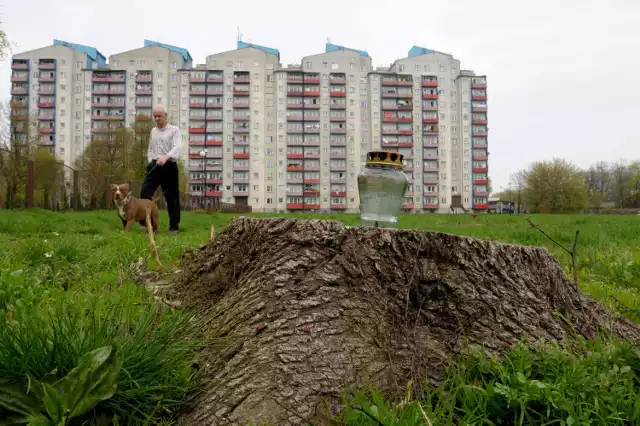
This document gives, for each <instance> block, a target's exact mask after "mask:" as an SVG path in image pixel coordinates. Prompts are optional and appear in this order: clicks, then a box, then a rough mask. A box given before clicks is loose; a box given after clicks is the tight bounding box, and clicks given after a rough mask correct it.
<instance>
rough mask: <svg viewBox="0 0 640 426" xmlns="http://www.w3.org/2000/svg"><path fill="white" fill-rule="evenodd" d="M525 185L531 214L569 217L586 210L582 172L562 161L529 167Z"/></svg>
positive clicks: (586, 198) (557, 160)
mask: <svg viewBox="0 0 640 426" xmlns="http://www.w3.org/2000/svg"><path fill="white" fill-rule="evenodd" d="M526 184H527V188H526V194H527V201H528V203H529V206H530V208H531V211H532V212H537V213H573V212H578V211H581V210H584V209H585V208H586V207H587V204H588V191H587V185H586V184H585V181H584V172H583V171H582V170H580V169H579V168H577V167H575V166H573V165H572V164H571V163H569V162H567V161H565V160H563V159H559V158H555V159H553V160H551V161H542V162H539V163H535V164H533V166H532V167H531V169H530V170H529V171H528V172H527V174H526Z"/></svg>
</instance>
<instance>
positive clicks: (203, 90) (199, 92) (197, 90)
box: [136, 86, 207, 96]
mask: <svg viewBox="0 0 640 426" xmlns="http://www.w3.org/2000/svg"><path fill="white" fill-rule="evenodd" d="M137 93H138V91H137V90H136V94H137ZM189 94H190V95H196V96H204V95H206V94H207V89H206V88H205V87H204V86H202V87H201V88H200V87H191V88H189Z"/></svg>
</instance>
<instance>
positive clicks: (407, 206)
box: [402, 203, 415, 210]
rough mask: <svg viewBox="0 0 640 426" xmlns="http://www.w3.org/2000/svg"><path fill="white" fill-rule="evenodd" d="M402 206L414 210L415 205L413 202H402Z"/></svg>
mask: <svg viewBox="0 0 640 426" xmlns="http://www.w3.org/2000/svg"><path fill="white" fill-rule="evenodd" d="M402 208H403V209H407V210H413V209H414V208H415V207H414V204H413V203H402Z"/></svg>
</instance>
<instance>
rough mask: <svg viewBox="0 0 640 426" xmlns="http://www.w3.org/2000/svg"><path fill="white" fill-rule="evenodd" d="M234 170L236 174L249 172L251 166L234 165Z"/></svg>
mask: <svg viewBox="0 0 640 426" xmlns="http://www.w3.org/2000/svg"><path fill="white" fill-rule="evenodd" d="M233 170H234V171H236V172H248V171H249V165H248V164H234V165H233Z"/></svg>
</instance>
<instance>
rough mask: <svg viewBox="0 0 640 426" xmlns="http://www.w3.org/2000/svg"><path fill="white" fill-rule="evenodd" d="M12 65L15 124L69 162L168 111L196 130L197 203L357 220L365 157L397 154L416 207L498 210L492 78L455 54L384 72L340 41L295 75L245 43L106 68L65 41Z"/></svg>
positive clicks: (141, 57)
mask: <svg viewBox="0 0 640 426" xmlns="http://www.w3.org/2000/svg"><path fill="white" fill-rule="evenodd" d="M65 55H66V56H65ZM51 62H53V64H54V65H53V68H51V67H52V66H51V65H49V63H51ZM34 63H35V64H38V65H40V64H42V65H41V66H40V67H39V69H38V71H37V74H36V72H35V71H33V70H32V69H33V66H34V65H33V64H34ZM63 64H64V65H63ZM63 66H64V67H67V68H64V70H63V69H61V67H63ZM47 67H49V68H47ZM12 68H13V75H12V107H13V110H12V111H13V112H12V114H13V115H14V116H15V117H22V116H25V117H26V116H29V114H32V115H33V114H37V117H38V118H39V122H40V124H39V126H40V127H39V128H40V132H41V135H42V136H41V137H42V138H43V139H42V141H43V143H48V144H49V145H51V146H52V147H54V148H55V150H54V152H55V153H56V154H57V155H58V156H59V158H61V159H63V160H64V161H65V162H69V163H70V162H72V160H73V159H74V158H75V156H77V155H79V153H81V152H82V150H83V149H84V147H85V146H86V145H87V144H88V143H89V142H90V141H92V140H101V139H108V138H109V137H112V136H110V135H112V134H113V132H114V130H115V131H117V129H120V128H125V127H132V126H133V124H134V122H135V120H136V117H150V116H151V107H152V106H153V105H154V104H157V103H162V104H164V105H165V106H166V107H167V110H168V112H169V120H170V121H171V122H172V123H174V124H176V125H178V126H180V129H181V130H182V132H183V137H184V140H185V144H186V145H187V146H188V147H187V148H186V149H185V151H184V156H185V166H186V168H187V169H188V171H189V192H190V194H192V195H193V196H194V197H196V198H197V199H205V200H209V201H211V200H214V199H217V200H219V201H225V202H231V203H236V204H246V205H251V206H252V207H253V209H254V211H267V212H269V211H271V212H284V211H298V210H313V211H351V212H353V211H357V210H358V205H359V200H358V188H357V176H358V173H359V172H360V170H361V167H362V166H363V164H364V160H365V155H366V152H367V151H369V150H371V149H384V150H394V151H398V152H401V153H402V154H403V155H404V157H405V168H404V171H405V173H406V175H407V176H408V178H409V181H410V187H409V192H408V194H407V196H406V199H405V203H404V206H405V208H406V209H408V210H410V211H415V212H424V213H430V212H443V213H444V212H450V211H452V210H453V209H457V208H464V209H474V210H484V209H486V208H487V197H488V165H487V159H488V152H487V146H488V145H487V135H488V127H487V123H488V121H487V93H486V87H487V86H486V77H485V76H476V75H475V74H474V73H473V72H472V71H466V70H461V69H460V61H459V60H457V59H455V58H453V57H452V56H451V55H449V54H445V53H441V52H437V51H432V50H428V49H425V48H421V47H417V46H414V47H412V48H411V50H410V51H409V54H408V56H407V57H406V58H402V59H398V60H396V61H395V62H394V63H393V64H391V66H389V67H383V68H380V67H378V68H375V69H374V67H373V66H372V60H371V57H370V56H369V54H368V53H367V52H364V51H361V50H356V49H350V48H345V47H342V46H336V45H333V44H327V45H326V49H325V52H324V53H320V54H316V55H312V56H307V57H304V58H302V61H301V62H300V64H296V65H288V66H282V65H281V62H280V52H279V51H278V50H277V49H273V48H268V47H264V46H259V45H254V44H248V43H244V42H242V41H238V45H237V49H235V50H232V51H228V52H223V53H218V54H214V55H210V56H208V57H207V58H206V63H205V64H202V65H196V66H194V65H193V60H192V58H191V55H190V54H189V52H188V51H187V50H186V49H183V48H179V47H175V46H171V45H166V44H161V43H156V42H152V41H148V40H145V45H144V47H142V48H139V49H135V50H131V51H128V52H124V53H120V54H116V55H112V56H110V57H109V63H108V65H107V64H106V63H105V60H104V56H102V55H101V54H100V53H99V52H98V51H97V50H95V49H93V48H90V47H87V46H81V45H75V44H71V43H65V42H58V41H55V42H54V46H50V47H48V48H43V49H38V50H35V51H31V52H27V53H24V54H20V55H16V56H14V60H13V63H12ZM83 72H84V75H83ZM47 73H49V74H47ZM32 78H38V80H39V81H38V83H32V82H31V79H32ZM35 91H38V94H37V95H36V93H35ZM63 94H64V95H65V96H63ZM63 105H64V109H63V107H62V106H63ZM36 107H37V108H36ZM48 129H52V130H48ZM20 135H21V131H20V129H17V130H16V137H17V138H18V140H19V139H20V137H21V136H20Z"/></svg>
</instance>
